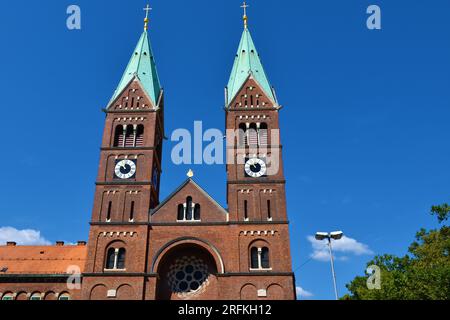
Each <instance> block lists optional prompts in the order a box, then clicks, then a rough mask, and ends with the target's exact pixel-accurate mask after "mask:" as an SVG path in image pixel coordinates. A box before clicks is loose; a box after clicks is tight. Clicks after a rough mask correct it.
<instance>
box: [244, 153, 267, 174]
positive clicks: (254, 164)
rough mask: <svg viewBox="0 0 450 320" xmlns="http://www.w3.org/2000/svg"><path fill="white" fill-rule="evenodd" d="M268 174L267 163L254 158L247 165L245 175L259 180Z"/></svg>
mask: <svg viewBox="0 0 450 320" xmlns="http://www.w3.org/2000/svg"><path fill="white" fill-rule="evenodd" d="M266 172H267V166H266V163H265V162H264V161H263V160H261V159H258V158H252V159H249V160H247V162H246V163H245V173H246V174H247V175H248V176H250V177H253V178H259V177H262V176H263V175H265V174H266Z"/></svg>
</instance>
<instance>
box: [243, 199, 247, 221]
mask: <svg viewBox="0 0 450 320" xmlns="http://www.w3.org/2000/svg"><path fill="white" fill-rule="evenodd" d="M244 220H245V221H248V201H247V200H244Z"/></svg>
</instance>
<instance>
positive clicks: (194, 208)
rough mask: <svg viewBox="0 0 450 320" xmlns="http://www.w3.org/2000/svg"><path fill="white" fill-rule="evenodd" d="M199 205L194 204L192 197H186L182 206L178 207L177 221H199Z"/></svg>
mask: <svg viewBox="0 0 450 320" xmlns="http://www.w3.org/2000/svg"><path fill="white" fill-rule="evenodd" d="M200 215H201V214H200V204H198V203H194V202H193V201H192V197H187V198H186V202H185V203H184V204H179V205H178V210H177V221H179V222H183V221H200V218H201V216H200Z"/></svg>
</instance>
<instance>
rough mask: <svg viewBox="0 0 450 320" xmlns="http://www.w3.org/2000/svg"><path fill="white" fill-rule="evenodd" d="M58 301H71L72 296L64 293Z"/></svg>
mask: <svg viewBox="0 0 450 320" xmlns="http://www.w3.org/2000/svg"><path fill="white" fill-rule="evenodd" d="M58 300H61V301H62V300H64V301H65V300H70V294H68V293H67V292H63V293H61V294H60V295H59V297H58Z"/></svg>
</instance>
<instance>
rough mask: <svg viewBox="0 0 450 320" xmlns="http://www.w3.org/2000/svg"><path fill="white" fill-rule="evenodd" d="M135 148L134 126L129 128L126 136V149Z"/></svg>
mask: <svg viewBox="0 0 450 320" xmlns="http://www.w3.org/2000/svg"><path fill="white" fill-rule="evenodd" d="M132 147H134V129H133V126H131V125H129V126H127V130H126V134H125V148H132Z"/></svg>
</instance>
